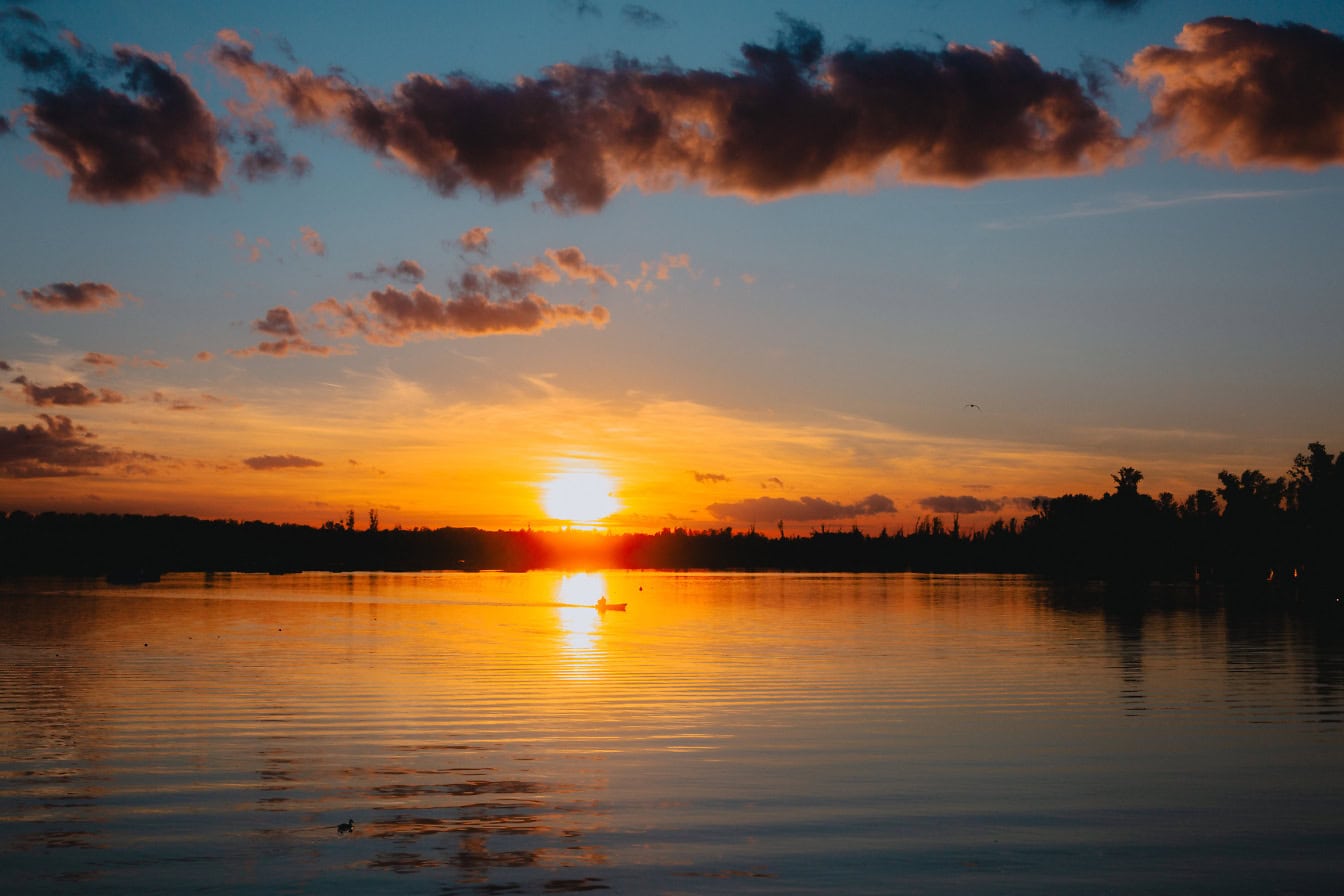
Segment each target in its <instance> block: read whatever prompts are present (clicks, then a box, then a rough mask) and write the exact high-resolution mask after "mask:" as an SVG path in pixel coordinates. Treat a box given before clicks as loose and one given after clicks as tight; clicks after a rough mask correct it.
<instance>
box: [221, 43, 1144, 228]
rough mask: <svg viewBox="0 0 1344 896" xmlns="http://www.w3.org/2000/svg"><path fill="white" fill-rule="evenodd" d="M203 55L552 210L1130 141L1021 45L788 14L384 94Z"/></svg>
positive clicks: (442, 179)
mask: <svg viewBox="0 0 1344 896" xmlns="http://www.w3.org/2000/svg"><path fill="white" fill-rule="evenodd" d="M211 55H212V58H213V60H214V61H215V63H216V64H217V65H218V66H219V67H220V69H221V70H223V71H225V72H226V73H228V74H230V75H232V76H234V77H236V78H238V79H239V80H240V81H241V82H242V83H243V85H244V86H245V88H246V90H247V92H248V95H249V97H250V99H251V101H252V102H253V103H255V104H259V105H265V106H267V107H270V106H278V107H280V108H282V109H284V110H285V111H286V112H287V114H289V116H290V117H291V118H292V119H293V121H294V122H296V123H297V124H300V125H327V126H331V127H333V128H335V129H337V130H338V131H339V132H341V133H343V134H344V135H345V136H346V137H347V138H348V139H350V140H351V141H353V142H354V143H356V144H358V145H360V146H362V147H364V148H365V149H367V150H369V151H371V152H374V153H377V154H378V155H381V156H384V157H387V158H390V159H394V160H396V161H397V162H398V163H400V164H401V165H402V166H403V167H405V168H406V169H407V170H408V171H410V172H411V173H413V174H415V175H416V176H418V177H420V178H422V179H423V180H425V181H426V182H427V183H428V184H429V185H430V186H431V187H432V188H433V189H435V190H436V191H438V192H439V193H441V194H443V195H445V196H451V195H453V194H454V193H456V192H457V191H458V190H459V189H461V188H462V187H464V186H470V187H474V188H475V189H477V190H479V191H481V192H482V193H485V194H487V195H489V196H492V197H494V198H496V199H503V198H507V197H512V196H517V195H519V194H520V193H522V192H523V191H524V190H525V189H526V188H527V187H528V185H529V184H530V183H532V182H533V181H540V182H541V187H542V193H543V195H544V196H545V198H546V200H547V202H549V203H550V204H551V205H552V206H553V207H554V208H557V209H560V210H564V211H593V210H596V209H599V208H601V207H602V206H603V205H604V204H605V203H606V202H607V201H608V200H609V199H610V198H611V197H612V196H613V195H615V193H616V192H618V191H619V190H620V189H621V188H622V187H623V186H625V185H627V184H630V183H634V184H637V185H638V186H640V187H641V188H642V189H645V190H668V189H673V188H675V187H677V186H678V185H680V184H687V183H693V184H700V185H702V186H703V187H704V188H705V189H706V190H708V191H709V192H712V193H727V194H734V195H739V196H744V197H748V198H752V199H758V200H760V199H771V198H777V197H781V196H786V195H789V194H793V193H797V192H801V191H816V190H832V189H846V188H850V187H852V186H854V185H855V184H856V183H868V182H871V181H872V180H873V179H875V178H876V177H878V176H879V175H884V174H885V175H890V176H895V177H899V178H900V179H902V180H904V181H907V182H917V183H943V184H972V183H976V182H978V181H983V180H991V179H998V178H1020V177H1050V176H1061V175H1073V174H1082V173H1089V172H1098V171H1102V170H1105V169H1107V168H1110V167H1113V166H1116V165H1119V164H1122V163H1123V161H1124V159H1125V156H1126V154H1127V151H1128V150H1129V148H1130V141H1128V140H1127V139H1126V138H1124V137H1122V136H1121V135H1120V133H1119V130H1118V125H1117V123H1116V122H1115V120H1114V119H1112V118H1111V116H1109V115H1108V114H1106V113H1105V112H1104V111H1103V110H1102V109H1101V108H1100V107H1098V106H1097V105H1096V103H1095V102H1094V101H1093V100H1092V99H1091V98H1090V97H1089V96H1088V95H1087V93H1086V90H1085V89H1084V87H1083V85H1082V84H1080V83H1079V81H1078V80H1077V79H1075V78H1074V77H1072V76H1070V75H1066V74H1062V73H1053V72H1047V71H1045V70H1043V69H1042V68H1041V67H1040V64H1039V63H1038V62H1037V61H1036V60H1035V59H1034V58H1033V57H1032V56H1030V55H1029V54H1027V53H1025V52H1023V51H1022V50H1020V49H1017V48H1016V47H1011V46H1006V45H999V44H996V45H994V46H992V47H991V48H990V49H989V50H979V49H976V48H973V47H966V46H959V45H951V46H948V47H947V48H946V49H944V50H941V51H936V52H935V51H926V50H918V49H905V48H897V49H888V50H872V49H869V48H868V47H866V46H862V45H852V46H850V47H848V48H846V49H844V50H842V51H840V52H837V53H833V54H831V55H825V54H824V53H823V44H822V37H821V34H820V32H818V31H817V30H816V29H814V28H812V27H810V26H808V25H806V24H804V23H801V22H797V21H794V20H788V19H786V20H785V30H784V32H783V33H782V34H781V35H780V37H779V39H778V40H777V41H776V43H775V45H774V46H772V47H767V46H761V45H756V44H746V45H744V46H743V47H742V60H741V63H740V66H739V69H738V70H737V71H734V72H717V71H708V70H703V69H697V70H689V71H686V70H681V69H677V68H673V67H671V66H667V65H664V66H659V67H654V66H648V65H644V64H641V63H639V62H637V61H635V60H630V59H624V58H618V59H617V60H616V61H615V63H614V64H613V65H612V66H611V67H610V68H606V69H602V68H596V67H591V66H577V65H567V64H560V65H556V66H553V67H551V68H550V69H547V70H546V71H545V72H544V73H543V76H542V77H541V78H536V79H533V78H519V79H517V80H516V81H515V82H513V83H510V84H492V83H487V82H483V81H478V80H474V79H472V78H468V77H466V76H462V75H457V76H451V77H446V78H438V77H433V76H430V75H425V74H414V75H411V76H410V77H408V78H407V79H406V80H405V81H403V82H402V83H400V84H398V85H397V86H396V87H395V88H394V89H393V90H392V91H391V92H390V93H387V94H383V93H375V92H372V91H369V90H366V89H364V88H362V87H359V86H357V85H355V84H353V83H351V82H350V81H349V80H347V79H346V78H345V77H343V76H342V75H341V74H339V73H330V74H326V75H317V74H315V73H313V72H312V71H311V70H309V69H306V68H301V69H298V70H297V71H294V72H289V71H286V70H284V69H282V68H280V67H279V66H276V65H273V64H271V63H267V62H263V61H260V60H257V59H256V58H255V57H254V55H253V48H252V46H251V45H250V44H249V43H247V42H246V41H243V40H242V39H240V38H238V37H237V35H235V34H230V33H222V34H221V35H220V39H219V41H218V42H217V43H216V45H215V47H214V48H213V50H212V54H211ZM799 122H807V123H808V124H807V126H805V127H800V126H799Z"/></svg>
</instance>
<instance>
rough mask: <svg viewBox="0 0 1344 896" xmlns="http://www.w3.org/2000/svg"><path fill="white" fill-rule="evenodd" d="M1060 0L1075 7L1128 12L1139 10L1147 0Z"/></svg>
mask: <svg viewBox="0 0 1344 896" xmlns="http://www.w3.org/2000/svg"><path fill="white" fill-rule="evenodd" d="M1059 2H1060V3H1063V4H1064V5H1066V6H1072V7H1073V8H1074V9H1082V8H1084V7H1095V8H1096V9H1099V10H1101V11H1102V12H1110V13H1127V12H1137V11H1138V9H1139V7H1141V6H1143V4H1144V3H1146V2H1147V0H1059Z"/></svg>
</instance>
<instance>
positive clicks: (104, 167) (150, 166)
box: [3, 17, 228, 202]
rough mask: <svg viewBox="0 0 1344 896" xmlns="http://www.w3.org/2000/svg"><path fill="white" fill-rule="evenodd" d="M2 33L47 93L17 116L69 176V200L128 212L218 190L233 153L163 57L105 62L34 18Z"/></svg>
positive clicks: (125, 54) (34, 91) (130, 51)
mask: <svg viewBox="0 0 1344 896" xmlns="http://www.w3.org/2000/svg"><path fill="white" fill-rule="evenodd" d="M4 24H5V27H4V35H3V45H4V50H5V54H6V55H7V56H8V57H9V58H10V59H11V60H12V61H14V62H16V63H18V65H19V66H20V67H21V68H22V69H23V70H24V72H25V73H26V74H28V75H29V76H30V77H33V78H36V79H37V80H39V81H41V82H43V83H44V85H45V86H39V87H33V88H30V89H28V90H27V91H26V93H27V94H28V97H29V99H30V102H29V103H27V104H26V105H24V106H23V107H22V110H21V112H20V115H21V117H22V120H23V122H24V124H26V125H27V127H28V130H29V133H30V134H31V136H32V138H33V140H34V141H36V142H37V143H38V145H40V146H41V147H42V148H43V149H44V150H46V152H47V153H48V154H49V155H50V156H51V157H52V159H54V160H55V161H56V163H57V164H59V165H60V166H62V167H63V168H64V169H65V170H66V171H67V172H68V173H69V175H70V197H71V198H72V199H79V200H84V201H87V202H125V201H137V200H147V199H153V198H155V197H158V196H162V195H165V194H169V193H176V192H186V193H197V194H201V195H206V194H210V193H213V192H215V190H217V189H218V188H219V186H220V183H221V182H222V178H223V174H224V171H225V168H226V167H227V164H228V153H227V152H225V151H224V149H223V148H222V146H221V145H220V140H221V138H222V136H223V135H222V133H221V131H220V127H219V125H218V122H216V120H215V117H214V115H212V114H211V113H210V110H209V109H207V108H206V106H205V103H204V102H203V101H202V100H201V97H200V96H199V95H198V94H197V93H196V91H195V90H194V89H193V88H192V86H191V84H190V82H189V81H188V80H187V79H186V78H185V77H184V76H183V75H181V74H179V73H178V72H177V70H176V69H174V67H173V64H172V62H171V61H170V60H169V59H168V58H167V57H166V56H160V55H156V54H151V53H148V52H146V51H144V50H142V49H140V48H138V47H131V46H119V47H116V48H115V49H114V50H113V51H112V53H111V54H110V55H104V54H99V53H95V52H93V51H92V50H90V49H89V48H88V47H86V46H84V45H83V44H81V43H80V42H79V41H78V40H77V39H75V38H74V37H73V36H70V35H64V36H63V37H62V40H61V42H60V43H58V42H56V41H54V40H52V39H51V38H50V37H49V36H48V34H47V33H46V31H45V29H43V28H41V27H39V26H40V25H41V20H40V19H36V17H33V18H32V19H24V20H23V21H22V23H21V27H13V26H12V23H10V22H6V23H4ZM105 79H107V80H112V81H113V82H114V84H115V86H108V85H107V84H105V83H103V82H104V80H105Z"/></svg>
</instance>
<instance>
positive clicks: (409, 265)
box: [350, 258, 425, 283]
mask: <svg viewBox="0 0 1344 896" xmlns="http://www.w3.org/2000/svg"><path fill="white" fill-rule="evenodd" d="M382 278H386V279H389V280H397V281H399V282H401V283H419V282H420V281H421V280H424V279H425V269H424V268H422V267H421V266H420V263H419V262H417V261H415V260H413V259H410V258H404V259H402V260H401V261H399V262H397V263H396V264H394V265H385V264H379V265H378V267H376V268H374V269H373V273H371V274H364V273H360V272H358V271H357V272H355V273H353V274H351V275H350V279H351V280H378V279H382Z"/></svg>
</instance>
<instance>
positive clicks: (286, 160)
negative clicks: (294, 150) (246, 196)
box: [238, 118, 313, 182]
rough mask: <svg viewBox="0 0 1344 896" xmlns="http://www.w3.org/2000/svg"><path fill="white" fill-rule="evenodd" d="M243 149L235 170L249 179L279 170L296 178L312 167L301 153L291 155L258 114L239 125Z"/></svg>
mask: <svg viewBox="0 0 1344 896" xmlns="http://www.w3.org/2000/svg"><path fill="white" fill-rule="evenodd" d="M241 139H242V140H243V142H244V144H245V146H246V147H247V151H246V152H245V153H244V154H243V157H242V158H241V159H239V160H238V173H239V174H241V175H242V176H243V177H244V178H246V179H247V180H249V181H254V182H255V181H261V180H270V179H272V178H275V177H279V176H280V175H282V174H285V175H289V176H290V177H292V178H295V179H297V178H300V177H304V176H305V175H307V174H309V173H310V172H311V171H312V170H313V163H312V160H311V159H309V158H308V157H307V156H304V155H294V156H291V155H290V154H289V153H287V152H286V151H285V149H284V147H282V146H281V145H280V141H279V140H277V139H276V137H275V129H274V127H273V125H271V123H270V122H268V121H265V120H264V119H261V118H258V119H256V120H254V121H252V122H250V123H248V124H247V125H245V126H243V127H242V129H241Z"/></svg>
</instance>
